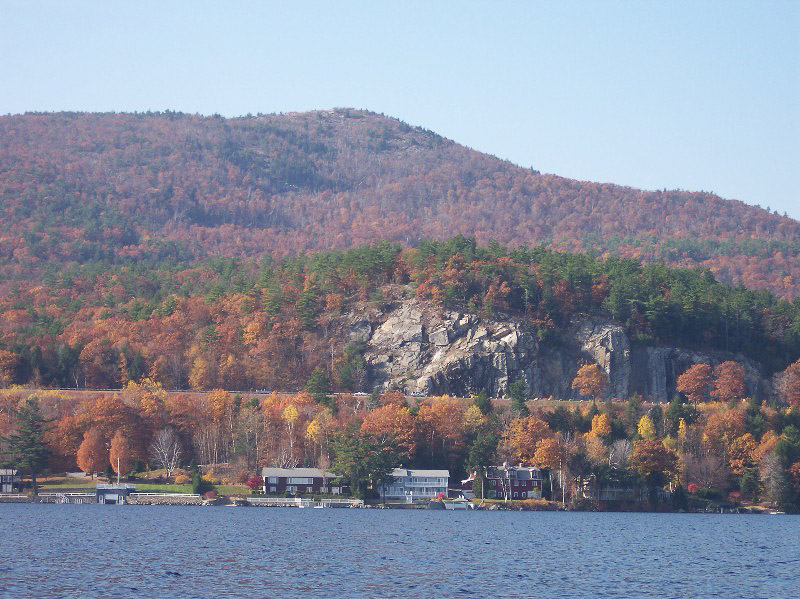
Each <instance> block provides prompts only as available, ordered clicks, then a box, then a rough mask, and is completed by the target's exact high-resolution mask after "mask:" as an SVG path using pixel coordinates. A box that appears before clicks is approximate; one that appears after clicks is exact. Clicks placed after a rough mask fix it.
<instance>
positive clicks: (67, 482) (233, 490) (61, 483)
mask: <svg viewBox="0 0 800 599" xmlns="http://www.w3.org/2000/svg"><path fill="white" fill-rule="evenodd" d="M37 482H38V483H39V486H40V487H41V489H42V490H43V491H45V492H46V491H50V490H53V491H55V490H59V489H94V488H95V487H96V486H97V484H98V483H103V484H105V483H106V480H105V479H98V478H94V479H91V478H49V479H44V480H41V481H37ZM112 482H116V479H115V480H114V481H112ZM121 482H123V483H125V482H127V483H128V484H134V485H136V491H137V492H141V493H191V492H192V485H190V484H185V485H176V484H168V483H148V482H142V481H138V480H133V481H121ZM214 488H215V489H216V491H217V493H219V494H220V495H250V494H251V493H252V491H251V490H250V488H249V487H248V486H247V485H215V486H214Z"/></svg>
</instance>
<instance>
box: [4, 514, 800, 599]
mask: <svg viewBox="0 0 800 599" xmlns="http://www.w3.org/2000/svg"><path fill="white" fill-rule="evenodd" d="M300 595H306V596H312V597H340V598H341V597H353V596H361V597H455V596H463V597H541V596H546V597H643V596H651V597H747V598H757V597H765V598H776V597H787V598H788V597H791V598H796V597H798V596H800V516H718V515H689V514H686V515H682V514H611V513H605V514H595V513H553V512H450V511H438V510H437V511H416V510H415V511H411V510H353V509H325V510H299V509H287V508H249V509H241V508H237V509H229V508H227V509H226V508H197V507H166V506H164V507H141V506H103V505H8V504H7V505H0V596H3V597H5V596H8V597H286V596H300Z"/></svg>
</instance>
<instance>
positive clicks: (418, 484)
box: [381, 468, 450, 503]
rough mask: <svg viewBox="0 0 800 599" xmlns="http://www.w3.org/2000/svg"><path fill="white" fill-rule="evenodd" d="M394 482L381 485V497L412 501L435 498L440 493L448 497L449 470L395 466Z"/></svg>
mask: <svg viewBox="0 0 800 599" xmlns="http://www.w3.org/2000/svg"><path fill="white" fill-rule="evenodd" d="M392 478H393V482H390V483H386V484H384V485H381V498H382V499H390V500H402V501H407V502H409V503H410V502H412V501H414V500H415V499H434V498H436V497H437V496H438V495H440V494H441V495H444V496H445V497H447V481H448V480H450V471H449V470H417V469H410V468H395V469H394V470H392Z"/></svg>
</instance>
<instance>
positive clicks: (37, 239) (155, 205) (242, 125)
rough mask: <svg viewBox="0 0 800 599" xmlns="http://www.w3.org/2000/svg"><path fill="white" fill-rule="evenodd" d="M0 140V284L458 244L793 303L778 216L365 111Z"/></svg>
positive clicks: (794, 254) (3, 126)
mask: <svg viewBox="0 0 800 599" xmlns="http://www.w3.org/2000/svg"><path fill="white" fill-rule="evenodd" d="M0 138H2V139H3V140H5V143H4V144H2V147H1V148H0V198H2V200H3V202H2V210H1V211H0V218H1V219H2V221H4V223H3V224H4V229H5V233H4V235H3V236H2V238H0V255H4V256H5V257H7V258H8V264H7V265H6V267H5V268H6V270H11V271H13V270H14V268H13V267H14V266H16V267H18V268H16V270H17V271H18V272H22V271H24V270H25V269H26V268H34V269H35V268H36V263H37V261H47V260H56V261H59V262H77V263H81V262H85V261H87V260H97V259H99V260H106V261H111V262H114V261H120V260H123V261H124V260H126V259H131V258H141V257H143V256H161V255H164V254H165V253H166V254H167V255H173V256H175V255H177V256H178V257H179V258H180V257H181V255H182V254H183V256H182V258H183V259H187V258H191V257H196V256H202V255H205V254H209V255H222V256H236V255H246V256H260V255H266V254H276V255H286V254H290V253H297V252H302V251H307V250H320V249H340V248H346V247H352V246H357V245H360V244H363V243H368V242H371V241H373V240H374V239H378V238H381V239H387V240H390V241H398V242H401V243H403V244H404V245H408V246H414V245H415V244H416V243H418V242H419V241H420V240H423V239H446V238H449V237H451V236H452V235H454V234H464V235H469V236H474V237H475V238H476V239H477V240H478V241H479V242H483V243H485V242H488V241H490V240H497V241H499V242H501V243H504V244H511V245H521V244H538V243H545V244H548V245H550V246H552V247H553V248H555V249H559V250H566V251H579V252H588V253H590V254H593V255H600V256H607V255H620V256H623V257H629V258H634V259H637V260H640V261H643V262H663V263H666V264H668V265H671V266H680V267H699V268H709V269H710V270H712V272H714V274H715V275H716V276H717V277H719V278H720V279H721V280H723V281H725V282H728V283H731V284H734V285H735V284H746V285H747V286H749V287H752V288H756V289H769V290H770V291H772V292H774V293H776V294H777V295H779V296H781V297H785V298H793V297H796V296H797V295H798V293H800V258H798V257H800V242H798V240H800V223H798V222H797V221H795V220H793V219H791V218H789V217H781V216H777V215H775V214H771V213H769V212H768V211H767V210H764V209H761V208H757V207H753V206H749V205H747V204H744V203H743V202H741V201H739V200H724V199H722V198H720V197H719V196H716V195H714V194H711V193H706V192H686V191H679V190H675V191H663V190H662V191H644V190H638V189H635V188H632V187H627V186H620V185H615V184H610V183H593V182H582V181H577V180H573V179H568V178H565V177H561V176H558V175H552V174H542V173H539V172H538V171H535V170H533V169H526V168H524V167H520V166H516V165H514V164H513V163H511V162H509V161H507V160H502V159H499V158H496V157H494V156H490V155H487V154H483V153H481V152H478V151H476V150H473V149H470V148H467V147H465V146H462V145H460V144H458V143H456V142H455V141H452V140H449V139H446V138H444V137H442V136H440V135H438V134H435V133H433V132H431V131H428V130H426V129H423V128H421V127H412V126H410V125H408V124H406V123H403V122H402V121H400V120H398V119H393V118H390V117H385V116H382V115H379V114H377V113H372V112H367V111H358V110H353V109H334V110H327V111H312V112H298V113H286V114H277V115H259V116H255V117H240V118H234V119H225V118H222V117H217V116H211V117H203V116H196V115H186V114H182V113H173V112H164V113H121V114H118V113H101V114H98V113H46V114H41V113H30V114H25V115H15V116H4V117H0ZM167 246H169V247H167ZM173 246H179V247H177V249H176V247H173Z"/></svg>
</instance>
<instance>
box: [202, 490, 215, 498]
mask: <svg viewBox="0 0 800 599" xmlns="http://www.w3.org/2000/svg"><path fill="white" fill-rule="evenodd" d="M203 497H204V498H205V499H216V498H217V492H216V491H215V490H213V489H212V490H210V491H206V492H205V493H203Z"/></svg>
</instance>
